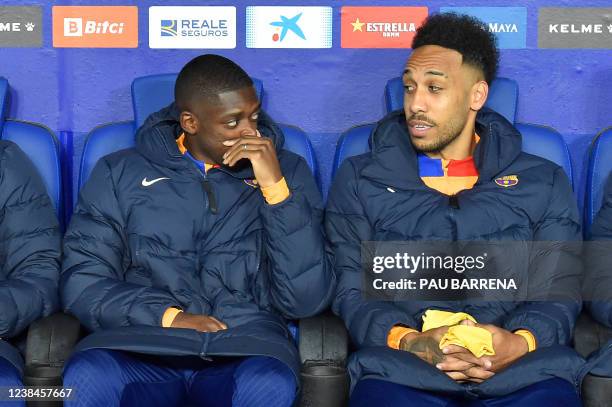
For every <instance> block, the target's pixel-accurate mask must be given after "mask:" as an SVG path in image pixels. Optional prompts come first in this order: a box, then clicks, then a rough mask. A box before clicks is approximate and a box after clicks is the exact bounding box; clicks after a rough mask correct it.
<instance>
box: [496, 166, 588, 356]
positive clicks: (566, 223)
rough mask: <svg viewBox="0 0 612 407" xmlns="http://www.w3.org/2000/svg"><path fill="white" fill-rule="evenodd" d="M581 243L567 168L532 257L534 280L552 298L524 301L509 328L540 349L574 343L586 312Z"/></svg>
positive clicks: (557, 178) (555, 185)
mask: <svg viewBox="0 0 612 407" xmlns="http://www.w3.org/2000/svg"><path fill="white" fill-rule="evenodd" d="M581 240H582V235H581V228H580V218H579V215H578V208H577V207H576V201H575V199H574V195H573V193H572V188H571V186H570V183H569V180H568V179H567V176H566V175H565V172H564V171H563V169H562V168H557V170H556V171H555V172H554V175H553V181H552V187H551V191H550V194H549V202H548V206H547V209H546V211H545V213H544V215H543V216H542V217H541V219H540V220H539V221H538V222H537V224H536V225H535V232H534V235H533V241H534V244H533V247H534V249H532V251H536V252H535V253H531V255H530V259H531V262H530V268H529V276H530V277H532V278H533V276H538V278H539V280H540V281H542V282H545V283H546V293H543V292H542V291H541V290H540V291H539V293H532V294H535V295H536V296H537V295H541V296H542V297H541V298H539V299H538V300H537V301H525V302H522V303H521V304H520V305H518V306H517V307H516V308H515V309H514V310H512V311H510V313H509V314H508V315H507V317H506V318H505V321H504V323H503V326H502V327H503V328H504V329H507V330H509V331H516V330H517V329H527V330H528V331H530V332H531V333H532V334H533V335H534V336H535V338H536V342H537V346H538V348H541V347H546V346H551V345H555V344H561V345H568V344H569V343H570V341H571V338H572V333H573V331H574V325H575V322H576V318H577V317H578V314H579V313H580V310H581V307H582V299H581V292H580V283H581V279H582V261H581V258H580V256H581V246H580V241H581ZM542 276H546V277H545V278H542ZM532 294H530V295H532Z"/></svg>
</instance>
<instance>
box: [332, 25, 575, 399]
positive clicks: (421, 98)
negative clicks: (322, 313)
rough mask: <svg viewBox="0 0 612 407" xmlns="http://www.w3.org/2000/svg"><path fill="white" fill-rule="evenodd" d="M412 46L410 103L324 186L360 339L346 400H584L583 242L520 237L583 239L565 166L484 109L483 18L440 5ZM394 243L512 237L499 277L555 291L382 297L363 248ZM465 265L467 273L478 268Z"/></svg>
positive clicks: (350, 320)
mask: <svg viewBox="0 0 612 407" xmlns="http://www.w3.org/2000/svg"><path fill="white" fill-rule="evenodd" d="M413 49H414V51H413V52H412V54H411V55H410V58H409V59H408V62H407V64H406V66H405V70H404V73H403V82H404V87H405V94H404V109H403V111H396V112H392V113H390V114H389V115H387V116H386V117H385V118H384V119H382V120H381V121H380V122H379V123H378V125H377V126H376V127H375V129H374V130H373V133H372V135H371V139H370V145H371V147H372V151H371V152H369V153H366V154H362V155H359V156H356V157H351V158H349V159H347V160H346V161H345V162H344V163H343V165H342V166H341V167H340V169H339V171H338V174H337V175H336V178H335V180H334V183H333V185H332V188H331V191H330V194H329V202H328V207H327V212H326V229H327V236H328V238H329V239H330V241H331V243H332V248H333V251H334V254H335V270H336V274H337V277H338V289H337V297H336V299H335V301H334V306H333V309H334V312H336V313H337V314H338V315H340V316H341V317H342V318H343V319H344V321H345V324H346V326H347V328H348V330H349V332H350V335H351V338H352V340H353V343H354V344H355V345H356V347H357V349H358V350H357V352H356V353H354V354H353V355H352V357H351V360H350V361H349V372H350V375H351V385H352V395H351V406H383V405H384V406H404V405H406V406H408V405H409V406H433V405H436V406H438V405H439V406H447V405H459V404H461V405H470V406H471V405H474V406H476V405H489V403H490V405H495V406H507V405H520V406H526V405H536V404H537V405H539V406H558V405H565V406H570V405H571V406H577V405H579V404H580V400H579V398H578V394H577V389H576V381H577V379H576V378H577V376H578V371H579V369H580V367H581V366H582V359H581V358H580V357H579V356H578V355H577V354H576V353H575V352H574V351H573V350H572V349H571V348H569V346H567V345H569V343H570V340H571V337H572V330H573V326H574V322H575V319H576V316H577V314H578V312H579V311H580V305H581V302H580V293H579V290H578V286H579V278H580V272H581V268H580V259H579V251H578V250H576V249H574V248H572V247H566V245H564V244H561V245H560V246H561V249H560V250H556V246H555V245H554V244H553V245H552V248H553V249H555V250H551V251H550V252H547V250H541V251H538V252H535V251H533V252H532V251H529V250H527V251H525V250H524V249H525V248H527V249H529V247H530V246H531V245H532V243H534V246H537V244H538V242H545V243H546V242H550V241H561V242H565V241H580V240H581V234H580V221H579V217H578V211H577V208H576V203H575V200H574V196H573V194H572V189H571V186H570V184H569V182H568V179H567V176H566V175H565V173H564V171H563V169H562V168H560V167H559V166H558V165H556V164H554V163H552V162H550V161H548V160H546V159H543V158H540V157H536V156H533V155H530V154H527V153H524V152H522V151H521V134H520V133H519V132H518V131H517V130H516V129H515V128H514V127H513V126H512V124H511V123H509V122H508V121H507V120H506V119H504V118H503V117H502V116H501V115H499V114H497V113H496V112H494V111H492V110H489V109H487V108H484V107H483V106H484V104H485V102H486V100H487V96H488V91H489V86H490V84H491V82H492V80H493V79H494V77H495V74H496V71H497V64H498V51H497V49H496V45H495V38H494V36H493V34H491V33H490V32H489V31H488V30H487V28H486V27H485V26H484V25H483V24H482V23H480V22H479V21H478V20H476V19H473V18H471V17H467V16H458V15H455V14H440V15H433V16H430V17H429V19H428V20H427V21H426V22H425V23H424V25H423V26H421V27H420V28H419V30H418V32H417V34H416V36H415V38H414V42H413ZM363 242H373V243H374V245H373V248H372V246H367V245H365V244H364V246H363V247H362V243H363ZM385 242H387V243H386V244H385ZM388 242H396V243H397V242H404V243H406V244H408V243H410V242H417V243H418V242H427V244H428V245H429V246H428V247H430V246H431V247H433V246H435V244H442V243H444V244H446V243H449V245H450V243H453V245H452V248H454V249H461V248H462V247H464V246H465V247H468V246H469V245H472V244H483V243H482V242H491V243H495V242H501V243H498V244H497V246H494V245H493V244H491V246H490V247H491V248H496V250H498V251H499V252H500V253H501V254H502V256H501V257H498V258H497V259H498V261H499V263H497V265H498V266H499V267H500V268H499V270H501V271H504V273H503V274H502V275H501V276H500V277H510V276H513V277H515V278H516V281H518V282H519V283H520V282H528V283H530V282H531V281H530V280H531V279H532V278H533V277H539V279H540V280H542V279H543V278H542V277H544V275H550V276H551V277H552V278H551V279H550V280H548V279H547V278H544V279H543V280H544V281H543V282H542V281H541V282H542V283H543V286H547V285H549V288H551V293H553V294H555V295H554V296H552V297H551V296H548V295H547V294H549V293H547V292H543V293H542V292H539V293H538V292H536V294H539V295H541V296H542V297H544V298H545V299H546V300H544V301H539V300H530V298H532V297H528V298H523V297H517V296H518V295H519V294H518V293H517V294H514V292H513V291H511V290H508V291H507V292H501V291H499V292H496V291H494V292H493V294H491V293H489V294H488V295H489V296H488V297H486V296H485V297H482V298H479V297H478V294H479V292H484V290H488V288H486V287H484V288H478V289H476V290H475V291H476V292H475V293H474V297H468V296H467V294H466V292H467V290H468V289H466V288H463V286H461V287H462V288H460V289H458V290H456V291H455V292H450V291H449V290H447V292H446V294H448V297H446V296H444V297H443V298H442V297H440V298H438V299H435V298H434V297H433V296H432V297H430V298H429V299H422V298H421V297H419V299H416V295H417V294H416V292H417V291H416V290H414V291H413V294H410V291H408V292H407V293H406V295H405V297H404V298H399V299H398V298H397V296H399V295H401V294H398V292H399V291H396V292H390V293H388V295H389V296H391V299H389V298H388V297H384V296H382V295H381V296H380V297H368V295H374V294H369V291H368V286H367V285H365V283H366V282H367V281H369V280H367V279H365V280H364V278H363V275H364V274H362V273H366V272H367V268H364V269H362V266H363V265H364V264H365V265H367V264H368V263H367V261H366V260H367V257H366V258H365V259H364V258H362V256H364V255H366V254H368V253H375V255H377V254H378V253H379V252H382V251H384V250H386V249H384V247H388V246H386V245H388V244H389V243H388ZM368 244H370V243H368ZM468 244H469V245H468ZM423 246H424V245H423ZM428 247H423V250H426V249H428ZM389 250H391V249H389ZM436 250H437V249H436ZM505 250H507V254H506V255H505V256H503V254H504V251H505ZM398 253H399V252H398ZM416 253H418V254H419V255H420V254H421V251H420V250H419V251H418V252H416ZM452 253H453V252H449V254H452ZM514 253H520V254H521V257H520V258H519V257H515V256H514ZM433 257H434V258H435V256H433ZM527 257H529V258H527ZM390 259H391V260H392V261H389V262H388V263H389V265H388V266H386V267H389V269H388V270H390V271H386V272H384V274H379V275H380V276H383V277H384V276H387V275H391V276H398V277H397V279H398V281H399V278H400V277H404V276H406V277H408V278H410V277H411V274H410V272H406V273H404V274H401V273H402V271H401V270H399V266H398V267H395V266H394V264H392V263H393V258H391V257H390ZM452 259H453V257H451V260H452ZM400 260H401V259H400ZM362 270H363V271H362ZM505 271H508V273H507V274H508V275H504V274H506V273H505ZM421 272H424V271H419V272H417V274H415V275H416V276H418V275H419V273H421ZM449 272H453V273H454V272H455V271H454V270H451V271H449ZM487 272H489V270H485V271H481V272H479V273H480V274H479V275H478V273H476V274H477V276H478V277H479V278H476V279H475V280H476V282H478V281H480V279H485V281H487V280H486V278H487V277H489V275H487V274H486V273H487ZM540 272H542V273H543V274H544V275H539V273H540ZM389 273H391V274H389ZM365 275H366V277H367V274H365ZM455 275H456V276H457V279H458V280H460V281H468V280H467V279H468V278H470V277H472V276H473V275H474V273H472V274H470V273H468V272H466V274H465V275H460V274H455ZM437 277H443V275H442V274H440V273H438V275H437ZM377 278H381V277H377ZM408 278H406V280H408ZM374 281H375V280H374ZM446 281H448V280H446ZM392 282H393V283H395V282H396V281H395V280H394V281H392ZM557 283H561V284H562V286H563V289H562V290H557V287H558V286H557ZM470 284H471V283H470ZM536 286H537V285H536ZM393 287H396V285H394V286H393ZM393 287H392V288H391V289H396V288H393ZM417 287H418V286H417ZM518 288H519V290H520V289H522V288H523V286H521V285H519V287H518ZM566 288H567V290H566ZM417 289H418V288H417ZM470 289H471V288H470ZM427 290H429V288H427ZM423 291H425V289H423V290H422V291H421V292H420V293H419V295H421V294H427V293H424V292H423ZM446 294H445V295H446ZM451 294H454V297H452V296H451ZM411 295H412V296H413V297H411ZM483 295H484V294H483ZM496 296H500V297H501V298H502V299H498V298H497V297H496ZM423 298H424V297H423ZM515 298H521V299H515ZM533 298H539V297H533ZM462 403H465V404H462Z"/></svg>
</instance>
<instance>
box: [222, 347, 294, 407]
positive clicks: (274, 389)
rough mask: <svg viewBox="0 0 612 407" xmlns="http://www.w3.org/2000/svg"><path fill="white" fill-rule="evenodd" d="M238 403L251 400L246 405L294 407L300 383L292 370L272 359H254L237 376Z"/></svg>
mask: <svg viewBox="0 0 612 407" xmlns="http://www.w3.org/2000/svg"><path fill="white" fill-rule="evenodd" d="M235 383H236V386H235V389H236V390H235V391H236V393H235V394H234V403H235V404H236V405H242V404H240V403H239V402H238V400H242V399H247V398H250V399H251V402H250V403H246V404H245V405H253V406H254V405H265V406H279V407H280V406H290V405H291V404H292V403H293V400H294V399H295V396H296V390H297V383H296V380H295V376H294V375H293V372H292V371H291V369H289V367H288V366H286V365H285V364H284V363H282V362H280V361H278V360H276V359H273V358H269V357H251V358H249V359H247V360H246V361H245V362H243V363H242V364H241V365H240V367H239V368H238V370H237V371H236V373H235Z"/></svg>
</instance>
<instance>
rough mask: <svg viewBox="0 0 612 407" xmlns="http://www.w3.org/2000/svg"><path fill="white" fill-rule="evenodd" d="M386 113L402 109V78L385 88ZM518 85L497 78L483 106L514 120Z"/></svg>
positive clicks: (395, 79)
mask: <svg viewBox="0 0 612 407" xmlns="http://www.w3.org/2000/svg"><path fill="white" fill-rule="evenodd" d="M385 101H386V106H387V112H392V111H394V110H399V109H403V108H404V84H403V82H402V78H393V79H390V80H389V82H387V86H385ZM517 103H518V84H517V83H516V81H514V80H512V79H508V78H497V79H495V80H494V81H493V83H492V84H491V88H490V89H489V97H488V98H487V103H486V104H485V106H487V107H490V108H491V109H493V110H495V111H496V112H498V113H499V114H501V115H502V116H504V117H505V118H506V119H508V121H509V122H511V123H514V121H515V120H516V106H517Z"/></svg>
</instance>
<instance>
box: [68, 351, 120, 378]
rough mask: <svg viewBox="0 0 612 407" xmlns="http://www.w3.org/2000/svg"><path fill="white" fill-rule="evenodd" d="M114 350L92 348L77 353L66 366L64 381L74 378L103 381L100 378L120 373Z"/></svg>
mask: <svg viewBox="0 0 612 407" xmlns="http://www.w3.org/2000/svg"><path fill="white" fill-rule="evenodd" d="M111 352H112V351H108V350H104V349H90V350H86V351H83V352H78V353H75V354H74V355H73V356H72V358H70V360H68V363H67V364H66V367H65V368H64V383H66V382H67V381H68V382H71V381H74V380H77V379H78V380H80V381H91V380H93V381H95V382H96V384H99V383H100V382H101V380H100V378H102V377H105V376H106V377H108V376H111V375H116V374H118V371H117V370H118V369H117V363H116V361H115V359H114V358H113V357H112V354H111Z"/></svg>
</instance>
